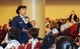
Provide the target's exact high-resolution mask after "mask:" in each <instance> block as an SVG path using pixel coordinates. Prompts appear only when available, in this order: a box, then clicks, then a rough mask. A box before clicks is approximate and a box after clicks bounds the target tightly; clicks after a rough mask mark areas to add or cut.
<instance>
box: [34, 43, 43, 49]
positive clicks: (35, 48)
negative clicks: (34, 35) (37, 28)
mask: <svg viewBox="0 0 80 49" xmlns="http://www.w3.org/2000/svg"><path fill="white" fill-rule="evenodd" d="M41 45H42V41H38V42H37V44H36V46H35V47H34V49H40V47H41Z"/></svg>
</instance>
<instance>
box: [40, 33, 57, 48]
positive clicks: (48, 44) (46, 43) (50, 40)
mask: <svg viewBox="0 0 80 49" xmlns="http://www.w3.org/2000/svg"><path fill="white" fill-rule="evenodd" d="M55 38H56V36H54V35H53V33H52V32H49V33H48V34H47V35H46V36H45V38H44V39H43V43H42V46H41V47H40V49H50V48H52V45H54V43H55Z"/></svg>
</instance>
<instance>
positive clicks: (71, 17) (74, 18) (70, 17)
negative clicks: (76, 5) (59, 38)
mask: <svg viewBox="0 0 80 49" xmlns="http://www.w3.org/2000/svg"><path fill="white" fill-rule="evenodd" d="M77 18H78V17H77V15H76V14H75V11H74V10H72V12H71V15H70V16H69V21H70V22H76V20H77Z"/></svg>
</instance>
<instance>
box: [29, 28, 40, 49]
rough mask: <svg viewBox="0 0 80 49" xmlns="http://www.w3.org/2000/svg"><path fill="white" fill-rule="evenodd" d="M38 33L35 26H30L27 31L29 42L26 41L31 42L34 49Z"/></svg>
mask: <svg viewBox="0 0 80 49" xmlns="http://www.w3.org/2000/svg"><path fill="white" fill-rule="evenodd" d="M38 33H39V30H38V29H37V28H33V27H32V28H30V29H29V32H28V38H29V42H28V43H31V42H32V46H31V47H32V49H34V47H35V46H36V44H37V42H38V39H37V38H38Z"/></svg>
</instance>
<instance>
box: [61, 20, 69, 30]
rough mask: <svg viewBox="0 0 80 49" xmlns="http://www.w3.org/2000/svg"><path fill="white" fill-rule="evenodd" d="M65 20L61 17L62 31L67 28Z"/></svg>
mask: <svg viewBox="0 0 80 49" xmlns="http://www.w3.org/2000/svg"><path fill="white" fill-rule="evenodd" d="M66 22H67V20H66V19H63V23H62V25H61V31H64V30H65V29H67V27H68V25H67V24H66Z"/></svg>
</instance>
